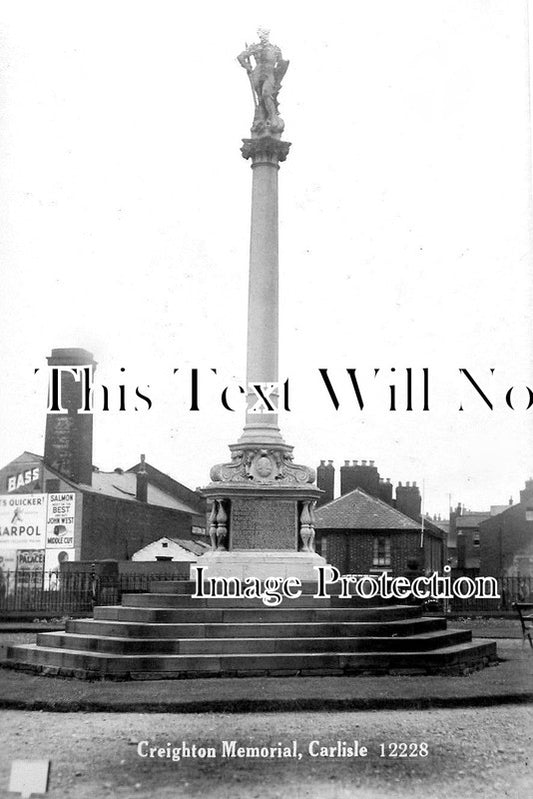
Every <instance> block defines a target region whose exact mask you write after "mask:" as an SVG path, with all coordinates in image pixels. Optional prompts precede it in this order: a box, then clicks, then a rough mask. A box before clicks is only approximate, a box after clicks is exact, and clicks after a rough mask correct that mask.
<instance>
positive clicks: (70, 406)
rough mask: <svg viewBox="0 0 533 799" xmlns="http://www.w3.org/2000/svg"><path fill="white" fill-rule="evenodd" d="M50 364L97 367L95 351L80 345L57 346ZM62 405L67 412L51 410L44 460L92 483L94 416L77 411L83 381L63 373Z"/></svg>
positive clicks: (69, 475) (68, 473) (50, 358)
mask: <svg viewBox="0 0 533 799" xmlns="http://www.w3.org/2000/svg"><path fill="white" fill-rule="evenodd" d="M47 361H48V365H49V366H65V367H81V366H91V367H92V369H93V371H94V369H95V367H96V362H95V361H94V357H93V354H92V353H91V352H88V351H87V350H82V349H77V348H67V349H53V350H52V354H51V355H50V357H49V358H47ZM61 404H62V407H63V408H66V409H67V410H66V413H49V414H48V415H47V417H46V429H45V435H44V462H45V463H46V464H47V465H48V466H51V467H52V468H53V469H55V470H56V471H58V472H59V473H60V474H63V475H65V477H69V478H70V479H71V480H73V481H74V482H75V483H84V484H86V485H91V483H92V473H93V415H92V413H77V411H78V409H79V408H81V407H82V405H83V399H82V383H81V381H77V382H76V380H75V379H74V376H73V375H71V374H68V373H67V374H65V373H61Z"/></svg>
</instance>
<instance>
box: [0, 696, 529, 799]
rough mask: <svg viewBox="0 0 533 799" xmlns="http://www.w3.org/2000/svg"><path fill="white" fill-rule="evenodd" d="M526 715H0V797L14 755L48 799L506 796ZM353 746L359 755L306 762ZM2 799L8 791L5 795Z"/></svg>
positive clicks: (520, 782)
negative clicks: (41, 782) (201, 751)
mask: <svg viewBox="0 0 533 799" xmlns="http://www.w3.org/2000/svg"><path fill="white" fill-rule="evenodd" d="M532 737H533V708H532V707H530V706H518V707H511V706H505V705H504V706H500V707H495V708H473V709H456V710H434V711H422V712H420V711H394V712H384V711H375V712H359V713H351V712H350V713H278V714H246V715H239V714H236V715H223V714H208V713H206V714H202V715H196V714H194V715H193V714H186V715H179V716H178V715H172V714H146V715H145V714H133V713H125V714H106V713H99V714H83V713H64V714H56V713H43V712H40V713H39V712H33V713H32V712H27V711H4V712H3V714H2V725H1V731H0V797H4V796H6V797H7V796H8V794H7V793H6V789H7V784H8V778H9V769H10V763H11V761H12V760H13V759H16V758H28V759H31V758H34V759H38V758H50V759H51V760H52V770H51V780H50V790H49V793H48V796H49V797H50V799H56V797H57V799H67V797H69V798H70V797H72V799H74V797H76V799H84V798H85V797H87V798H88V797H115V796H116V797H139V799H152V798H153V797H157V799H159V798H160V797H161V799H170V798H171V797H172V799H176V798H177V797H199V796H201V797H202V799H215V798H216V799H221V798H222V799H223V798H224V797H228V799H229V798H230V797H231V799H256V798H257V799H272V798H273V797H283V798H284V799H289V797H290V798H291V799H293V798H294V799H315V797H316V799H345V798H346V799H348V797H350V799H353V798H354V797H362V799H378V798H379V799H385V797H387V799H449V797H454V796H456V795H457V796H460V797H461V799H471V797H483V799H492V797H494V799H503V798H504V797H505V798H507V799H517V798H518V797H526V796H531V795H533V793H532V788H533V775H532V772H531V766H530V765H529V760H530V757H531V753H532ZM143 740H144V741H149V742H150V744H149V745H151V746H162V747H166V746H167V743H168V742H171V743H172V745H173V746H176V747H179V746H181V744H182V742H183V741H186V742H187V744H188V746H189V748H191V749H192V746H193V744H196V745H197V746H203V747H208V746H212V747H214V748H215V750H216V754H217V756H216V757H213V758H205V759H202V758H199V757H196V758H192V757H191V758H188V759H181V760H180V761H177V762H173V761H172V759H157V758H154V759H150V758H142V757H140V756H139V755H138V754H137V744H138V742H139V741H143ZM223 740H227V741H231V740H236V741H238V746H243V747H246V746H256V747H261V746H270V745H272V746H274V747H277V745H278V743H279V742H281V743H282V745H284V746H285V745H290V744H291V742H292V741H293V740H296V741H297V745H298V750H299V752H301V754H302V757H301V759H299V760H298V759H297V760H294V759H292V758H291V759H289V758H284V759H278V758H273V759H254V758H248V759H244V758H223V757H221V747H222V743H221V742H222V741H223ZM312 740H318V741H320V745H322V746H326V747H329V746H335V745H336V742H337V741H346V742H347V743H348V745H351V744H352V742H353V741H354V740H358V741H359V744H360V746H366V747H367V748H368V756H367V757H366V758H363V757H359V758H354V757H348V758H341V757H311V756H310V755H309V754H308V745H309V742H310V741H312ZM401 741H404V742H415V743H418V744H420V743H422V742H427V743H428V748H429V754H428V756H427V757H413V758H409V757H407V758H398V757H396V758H393V757H385V758H382V757H379V748H380V746H379V745H380V743H384V744H389V743H390V742H401ZM11 796H12V794H11Z"/></svg>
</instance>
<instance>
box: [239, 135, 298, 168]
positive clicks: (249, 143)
mask: <svg viewBox="0 0 533 799" xmlns="http://www.w3.org/2000/svg"><path fill="white" fill-rule="evenodd" d="M242 141H243V145H242V147H241V153H242V157H243V158H251V159H252V162H253V163H254V164H255V163H257V162H258V161H268V162H270V163H273V164H277V163H278V161H285V159H286V158H287V156H288V154H289V149H290V146H291V143H290V142H289V141H281V139H274V138H273V137H272V136H263V138H261V139H243V140H242Z"/></svg>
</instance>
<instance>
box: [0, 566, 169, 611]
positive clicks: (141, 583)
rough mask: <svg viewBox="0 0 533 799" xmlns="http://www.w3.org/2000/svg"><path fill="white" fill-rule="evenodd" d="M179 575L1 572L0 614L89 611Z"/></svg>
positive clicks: (141, 591) (114, 602)
mask: <svg viewBox="0 0 533 799" xmlns="http://www.w3.org/2000/svg"><path fill="white" fill-rule="evenodd" d="M179 579H183V577H178V576H176V575H172V574H169V572H168V571H167V572H165V573H164V574H161V573H157V572H150V573H149V574H120V575H118V576H117V575H113V574H111V575H105V574H104V575H98V574H94V573H92V572H87V571H84V572H68V573H65V574H58V572H57V570H53V571H49V572H40V571H39V572H38V571H30V570H28V571H22V570H20V569H18V570H17V571H11V572H3V573H2V574H1V578H0V614H1V613H4V614H5V613H6V612H7V613H8V612H15V611H28V612H35V613H39V612H42V613H47V614H50V613H54V615H57V616H68V615H69V614H70V613H85V612H86V613H91V612H92V610H93V608H94V606H95V605H118V604H120V602H121V599H122V594H131V593H143V592H146V591H149V590H150V583H151V582H153V581H156V580H179Z"/></svg>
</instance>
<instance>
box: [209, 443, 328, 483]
mask: <svg viewBox="0 0 533 799" xmlns="http://www.w3.org/2000/svg"><path fill="white" fill-rule="evenodd" d="M231 458H232V459H231V463H221V464H218V465H217V466H213V468H212V469H211V480H212V481H213V482H215V483H217V482H222V483H247V484H250V483H252V484H254V485H305V484H306V483H314V481H315V470H314V469H311V468H310V467H309V466H302V465H300V464H297V463H293V460H292V455H291V454H290V453H289V452H286V451H285V450H281V449H276V448H267V449H265V448H261V447H257V448H256V449H246V450H236V451H234V452H233V453H232V456H231Z"/></svg>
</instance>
